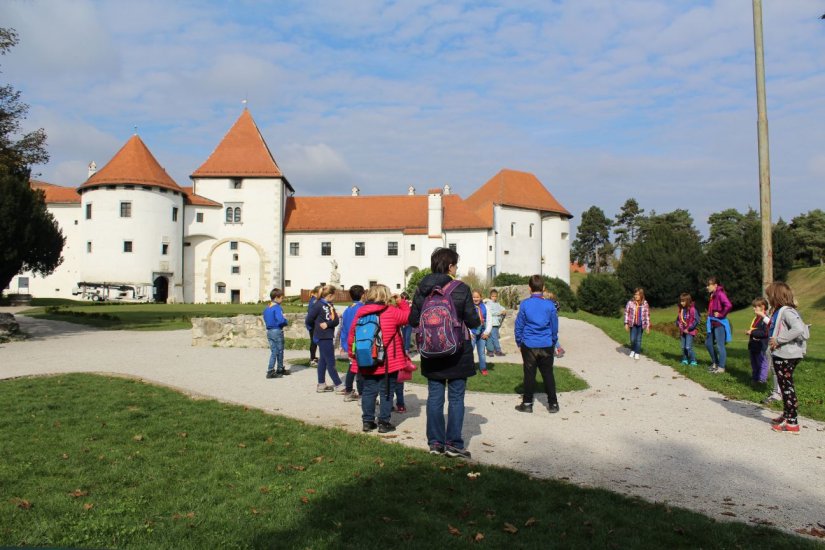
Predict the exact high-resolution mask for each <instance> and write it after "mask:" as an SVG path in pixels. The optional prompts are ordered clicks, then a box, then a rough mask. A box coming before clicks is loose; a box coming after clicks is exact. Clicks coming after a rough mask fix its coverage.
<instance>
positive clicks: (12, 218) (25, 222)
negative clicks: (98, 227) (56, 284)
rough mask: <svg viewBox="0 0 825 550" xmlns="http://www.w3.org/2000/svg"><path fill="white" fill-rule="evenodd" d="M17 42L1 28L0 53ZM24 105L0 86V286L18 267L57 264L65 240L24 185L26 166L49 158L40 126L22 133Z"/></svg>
mask: <svg viewBox="0 0 825 550" xmlns="http://www.w3.org/2000/svg"><path fill="white" fill-rule="evenodd" d="M16 44H17V33H15V32H14V30H12V29H5V28H0V55H4V54H5V53H6V52H7V51H8V50H9V49H10V48H12V47H13V46H15V45H16ZM28 109H29V107H28V105H26V104H25V103H21V102H20V92H18V91H16V90H14V88H12V87H11V86H10V85H4V86H0V291H2V289H4V288H6V287H7V286H8V285H9V282H10V281H11V280H12V278H13V277H14V276H15V275H16V274H17V273H19V272H21V271H34V272H35V273H38V274H40V275H48V274H50V273H52V272H53V271H54V270H55V269H56V268H57V266H59V265H60V262H61V261H62V258H61V256H60V254H61V252H62V250H63V245H64V243H65V239H64V237H63V234H62V233H61V231H60V228H59V227H58V226H57V222H56V221H55V219H54V217H53V216H52V215H51V213H50V212H49V211H48V210H47V209H46V202H45V199H44V196H43V193H42V192H41V191H34V190H33V189H32V188H31V186H30V185H29V176H30V174H31V172H30V166H31V165H32V164H37V163H43V162H46V161H48V159H49V155H48V153H47V152H46V148H45V145H46V133H45V132H44V131H43V129H39V130H36V131H34V132H29V133H26V134H22V135H21V122H22V121H23V120H24V119H25V118H26V114H27V113H28Z"/></svg>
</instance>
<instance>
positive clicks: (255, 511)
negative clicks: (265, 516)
mask: <svg viewBox="0 0 825 550" xmlns="http://www.w3.org/2000/svg"><path fill="white" fill-rule="evenodd" d="M249 512H250V513H251V514H252V515H253V516H257V515H258V509H257V508H252V509H251V510H249Z"/></svg>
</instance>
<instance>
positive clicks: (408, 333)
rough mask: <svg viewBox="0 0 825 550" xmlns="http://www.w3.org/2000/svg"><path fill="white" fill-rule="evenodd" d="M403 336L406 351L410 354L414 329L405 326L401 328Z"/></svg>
mask: <svg viewBox="0 0 825 550" xmlns="http://www.w3.org/2000/svg"><path fill="white" fill-rule="evenodd" d="M401 334H402V335H403V336H404V351H406V352H407V353H410V343H411V342H412V327H411V326H410V325H404V326H403V327H401Z"/></svg>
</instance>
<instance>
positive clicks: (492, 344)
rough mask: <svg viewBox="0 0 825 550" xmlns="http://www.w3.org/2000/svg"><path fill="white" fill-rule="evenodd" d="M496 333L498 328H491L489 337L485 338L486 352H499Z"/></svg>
mask: <svg viewBox="0 0 825 550" xmlns="http://www.w3.org/2000/svg"><path fill="white" fill-rule="evenodd" d="M498 331H499V327H493V330H491V331H490V337H489V338H487V351H489V352H490V353H493V352H496V351H497V352H501V344H500V343H499V341H498Z"/></svg>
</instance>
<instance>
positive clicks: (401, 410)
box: [393, 405, 407, 414]
mask: <svg viewBox="0 0 825 550" xmlns="http://www.w3.org/2000/svg"><path fill="white" fill-rule="evenodd" d="M393 410H395V412H397V413H401V414H404V413H405V412H407V407H405V406H404V405H399V406H398V407H393Z"/></svg>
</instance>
